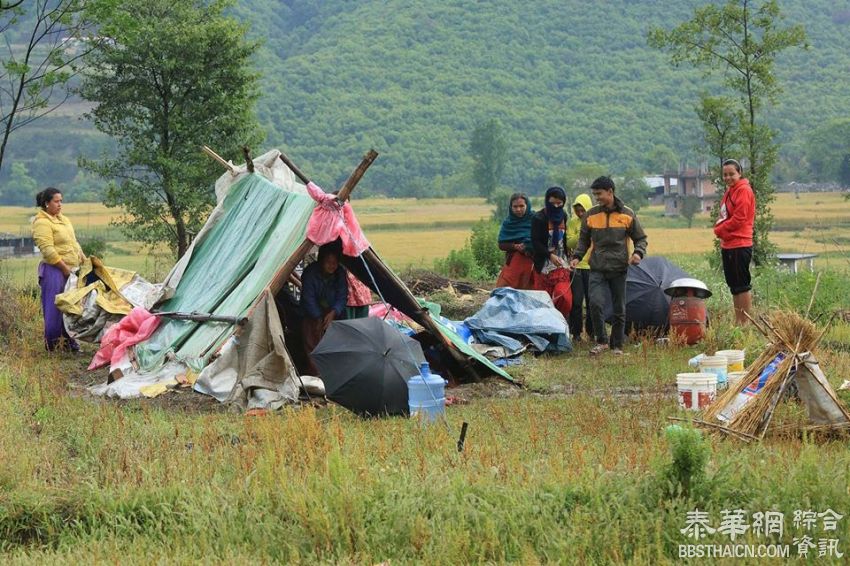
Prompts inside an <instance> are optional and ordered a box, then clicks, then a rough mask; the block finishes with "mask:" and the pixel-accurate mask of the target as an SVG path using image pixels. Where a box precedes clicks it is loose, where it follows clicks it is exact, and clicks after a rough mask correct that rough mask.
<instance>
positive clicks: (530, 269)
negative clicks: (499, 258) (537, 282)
mask: <svg viewBox="0 0 850 566" xmlns="http://www.w3.org/2000/svg"><path fill="white" fill-rule="evenodd" d="M496 287H512V288H514V289H534V261H533V260H532V259H531V258H530V257H528V256H527V255H525V254H522V253H518V252H511V253H510V254H509V255H508V258H507V260H506V261H505V265H503V266H502V271H500V272H499V277H498V278H497V279H496Z"/></svg>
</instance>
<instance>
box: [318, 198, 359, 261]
mask: <svg viewBox="0 0 850 566" xmlns="http://www.w3.org/2000/svg"><path fill="white" fill-rule="evenodd" d="M307 192H308V193H310V196H311V197H312V198H313V200H314V201H316V202H317V203H319V206H317V207H316V208H315V209H314V210H313V214H312V216H310V221H309V222H308V223H307V239H308V240H310V241H311V242H313V243H314V244H316V245H317V246H321V245H323V244H327V243H328V242H333V241H334V240H336V239H337V238H340V239H341V240H342V253H344V254H345V255H347V256H350V257H357V256H359V255H360V254H361V253H363V252H364V251H365V250H366V248H368V247H369V242H368V241H367V240H366V236H364V235H363V232H362V231H361V230H360V224H359V223H358V222H357V217H356V216H354V210H353V209H352V208H351V205H350V204H349V203H348V202H346V203H345V204H343V205H342V206H340V204H339V202H338V201H337V200H336V196H334V195H331V194H327V193H325V192H324V191H323V190H322V189H321V188H320V187H319V186H318V185H317V184H315V183H313V182H310V183H307Z"/></svg>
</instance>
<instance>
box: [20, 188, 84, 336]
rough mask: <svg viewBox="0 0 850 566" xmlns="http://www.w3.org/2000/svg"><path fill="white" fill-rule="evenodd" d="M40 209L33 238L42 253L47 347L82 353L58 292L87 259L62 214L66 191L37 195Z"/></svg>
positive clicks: (40, 272) (50, 190) (49, 190)
mask: <svg viewBox="0 0 850 566" xmlns="http://www.w3.org/2000/svg"><path fill="white" fill-rule="evenodd" d="M35 202H36V204H37V205H38V212H36V214H35V217H34V219H33V221H32V237H33V240H34V241H35V245H36V246H38V250H39V251H40V252H41V257H42V260H41V263H39V264H38V285H39V287H41V310H42V312H43V314H44V346H45V347H46V348H47V350H48V351H50V352H52V351H54V350H57V349H60V350H66V351H72V352H78V351H79V350H80V346H79V345H78V344H77V342H76V341H75V340H74V339H73V338H71V337H70V336H69V335H68V332H67V331H66V330H65V324H64V322H63V320H62V313H61V312H59V309H57V308H56V304H55V299H56V295H58V294H60V293H63V292H64V291H65V282H66V281H67V280H68V276H69V275H71V271H72V270H74V269H76V268H77V267H79V266H80V264H81V263H82V262H83V260H84V259H85V255H84V254H83V249H82V248H81V247H80V243H79V242H78V241H77V236H76V235H75V234H74V227H73V226H72V225H71V221H70V220H68V218H67V217H66V216H65V215H64V214H62V192H61V191H60V190H59V189H55V188H53V187H48V188H46V189H44V190H43V191H41V192H40V193H38V194H37V195H36V196H35Z"/></svg>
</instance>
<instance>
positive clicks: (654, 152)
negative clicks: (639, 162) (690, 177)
mask: <svg viewBox="0 0 850 566" xmlns="http://www.w3.org/2000/svg"><path fill="white" fill-rule="evenodd" d="M646 165H647V167H648V168H649V172H650V173H669V172H673V171H676V170H678V168H679V156H678V155H676V152H675V151H673V150H672V149H670V148H669V147H667V146H666V145H655V146H654V147H653V148H652V149H651V150H649V153H648V154H647V157H646Z"/></svg>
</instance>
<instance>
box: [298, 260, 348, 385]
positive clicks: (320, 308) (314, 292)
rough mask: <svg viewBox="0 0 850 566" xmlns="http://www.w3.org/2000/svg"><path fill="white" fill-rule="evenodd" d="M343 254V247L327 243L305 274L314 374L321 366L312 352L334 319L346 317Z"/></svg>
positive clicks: (306, 331) (305, 326) (306, 333)
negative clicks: (341, 262)
mask: <svg viewBox="0 0 850 566" xmlns="http://www.w3.org/2000/svg"><path fill="white" fill-rule="evenodd" d="M339 254H340V250H339V246H334V245H333V244H326V245H324V246H321V247H319V259H318V260H317V261H315V262H313V263H311V264H310V265H308V266H307V268H306V269H304V273H302V274H301V308H302V310H303V312H304V319H303V321H302V323H301V330H302V334H303V339H304V349H305V350H306V351H307V359H308V360H309V365H310V368H309V369H310V373H311V374H312V375H318V369H316V366H315V365H314V364H313V360H312V359H311V358H310V352H312V351H313V350H314V349H315V348H316V345H317V344H318V343H319V341H320V340H321V339H322V336H324V335H325V331H327V329H328V327H329V326H330V325H331V322H333V321H334V320H336V319H342V318H344V314H345V304H346V302H347V301H348V280H347V279H346V270H345V268H344V267H342V266H341V265H340V264H339Z"/></svg>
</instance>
